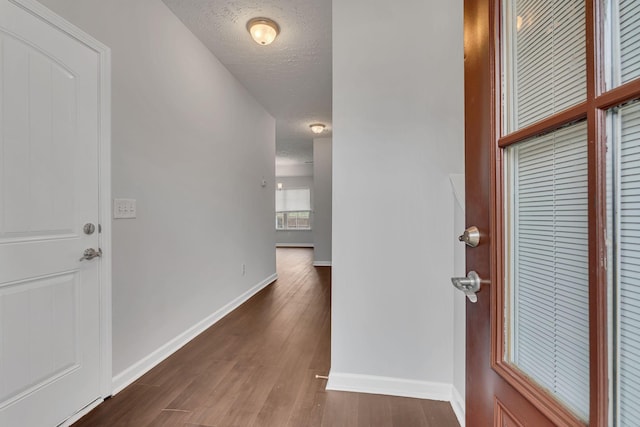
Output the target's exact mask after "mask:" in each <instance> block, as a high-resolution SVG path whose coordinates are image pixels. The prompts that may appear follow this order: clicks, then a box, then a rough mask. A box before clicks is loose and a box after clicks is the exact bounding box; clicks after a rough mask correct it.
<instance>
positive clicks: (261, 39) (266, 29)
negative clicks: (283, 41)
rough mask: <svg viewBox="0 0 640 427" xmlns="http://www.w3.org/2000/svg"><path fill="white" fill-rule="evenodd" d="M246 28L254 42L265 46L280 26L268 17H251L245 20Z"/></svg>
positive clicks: (272, 39)
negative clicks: (247, 20)
mask: <svg viewBox="0 0 640 427" xmlns="http://www.w3.org/2000/svg"><path fill="white" fill-rule="evenodd" d="M247 30H249V34H251V37H252V38H253V40H255V42H256V43H258V44H259V45H261V46H266V45H268V44H271V43H273V41H274V40H275V39H276V37H277V36H278V34H280V26H279V25H278V24H277V23H276V22H275V21H274V20H272V19H269V18H253V19H250V20H249V22H247Z"/></svg>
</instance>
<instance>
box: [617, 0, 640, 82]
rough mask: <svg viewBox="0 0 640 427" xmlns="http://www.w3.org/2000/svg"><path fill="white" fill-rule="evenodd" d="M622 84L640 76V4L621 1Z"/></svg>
mask: <svg viewBox="0 0 640 427" xmlns="http://www.w3.org/2000/svg"><path fill="white" fill-rule="evenodd" d="M618 8H619V9H618V10H619V22H620V24H619V29H620V59H619V61H620V82H621V83H627V82H629V81H631V80H633V79H635V78H636V77H639V76H640V2H639V1H638V0H619V2H618Z"/></svg>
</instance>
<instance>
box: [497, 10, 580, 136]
mask: <svg viewBox="0 0 640 427" xmlns="http://www.w3.org/2000/svg"><path fill="white" fill-rule="evenodd" d="M584 5H585V2H584V0H553V1H540V0H507V1H506V4H505V10H506V11H507V13H505V19H506V22H505V31H506V34H505V52H504V53H505V66H506V70H505V77H506V79H505V82H506V87H505V88H504V89H505V96H506V99H505V101H506V103H507V120H506V121H505V123H506V125H507V129H506V130H507V131H508V132H511V131H515V130H517V129H521V128H523V127H525V126H528V125H530V124H533V123H535V122H537V121H539V120H541V119H544V118H546V117H549V116H551V115H552V114H554V113H557V112H559V111H562V110H565V109H566V108H568V107H571V106H573V105H576V104H578V103H580V102H582V101H584V100H585V99H586V51H585V49H586V43H585V37H586V34H585V26H584V25H585V24H584V22H585V7H584Z"/></svg>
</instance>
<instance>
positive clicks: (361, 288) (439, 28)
mask: <svg viewBox="0 0 640 427" xmlns="http://www.w3.org/2000/svg"><path fill="white" fill-rule="evenodd" d="M462 6H463V2H462V1H454V2H449V1H439V0H398V1H394V2H389V1H387V0H350V1H342V2H334V4H333V254H332V258H333V259H332V263H333V276H332V277H333V290H332V292H333V294H332V303H333V305H332V328H331V330H332V343H331V374H330V381H329V386H330V387H331V388H338V389H351V390H369V391H371V390H374V389H376V390H377V391H378V392H385V393H390V394H404V395H415V396H418V395H419V396H421V397H430V398H441V399H448V398H450V396H451V391H452V383H453V348H454V342H453V341H454V340H453V334H454V330H453V325H452V324H453V309H454V304H453V302H454V294H453V288H452V286H451V283H450V277H451V276H452V275H453V273H454V257H453V253H454V246H453V245H454V244H456V243H455V242H454V240H453V239H452V236H453V235H454V230H453V225H454V224H453V220H454V200H453V197H454V196H453V192H452V191H451V185H450V183H449V174H451V173H461V172H462V168H463V161H462V159H463V142H464V118H463V88H464V84H463V49H462V47H463V43H462V42H463V41H462V34H463V27H462ZM371 28H385V32H384V37H377V38H375V42H372V38H371V37H372V36H371ZM436 41H437V42H436Z"/></svg>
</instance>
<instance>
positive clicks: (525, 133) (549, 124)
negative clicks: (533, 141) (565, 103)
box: [498, 102, 587, 148]
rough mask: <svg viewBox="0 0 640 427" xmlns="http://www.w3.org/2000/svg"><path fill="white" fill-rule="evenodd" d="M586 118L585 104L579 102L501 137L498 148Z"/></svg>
mask: <svg viewBox="0 0 640 427" xmlns="http://www.w3.org/2000/svg"><path fill="white" fill-rule="evenodd" d="M586 117H587V102H581V103H580V104H578V105H576V106H574V107H571V108H568V109H567V110H564V111H563V112H561V113H558V114H554V115H553V116H551V117H549V118H548V119H544V120H541V121H539V122H537V123H534V124H532V125H530V126H527V127H525V128H522V129H520V130H517V131H515V132H513V133H510V134H508V135H505V136H503V137H501V138H500V139H499V140H498V146H499V147H500V148H505V147H508V146H509V145H511V144H515V143H517V142H520V141H523V140H525V139H529V138H531V137H534V136H538V135H542V134H544V133H548V132H552V131H554V130H556V129H558V128H560V127H562V126H564V125H567V124H569V123H573V122H577V121H578V120H582V119H585V118H586Z"/></svg>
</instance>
